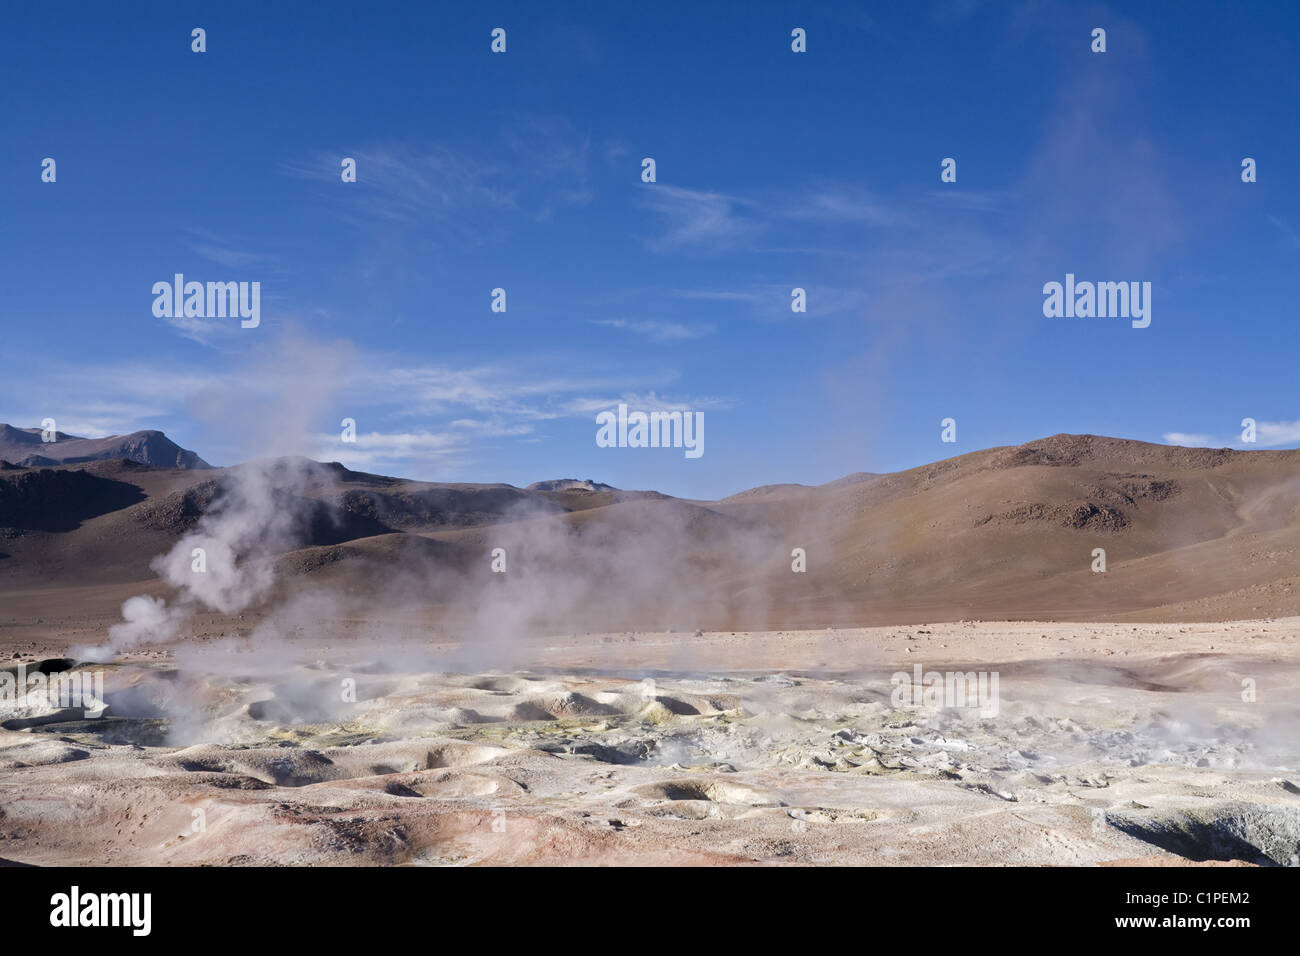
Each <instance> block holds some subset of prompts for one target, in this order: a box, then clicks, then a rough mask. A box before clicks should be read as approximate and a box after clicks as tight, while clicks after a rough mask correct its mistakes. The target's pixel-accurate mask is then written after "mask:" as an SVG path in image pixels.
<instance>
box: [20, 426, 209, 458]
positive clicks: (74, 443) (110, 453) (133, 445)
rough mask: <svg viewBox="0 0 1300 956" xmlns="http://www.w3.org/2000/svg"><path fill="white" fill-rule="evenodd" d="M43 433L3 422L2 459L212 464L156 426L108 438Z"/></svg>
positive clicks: (35, 429) (36, 429) (37, 429)
mask: <svg viewBox="0 0 1300 956" xmlns="http://www.w3.org/2000/svg"><path fill="white" fill-rule="evenodd" d="M41 434H42V430H41V429H39V428H15V427H14V426H12V425H6V424H0V460H4V461H9V462H12V463H14V464H16V465H18V466H19V467H22V468H49V467H52V466H54V465H73V464H81V463H83V462H90V461H108V460H112V459H116V458H123V459H126V460H127V461H133V462H136V463H137V464H141V465H150V466H152V467H154V468H211V467H212V466H211V465H209V464H208V463H207V462H206V461H204V460H203V459H202V458H200V457H199V456H198V455H196V454H195V453H194V452H192V451H189V450H187V449H185V448H182V447H181V446H180V445H178V444H176V443H175V442H174V441H172V440H171V439H170V438H168V437H167V436H166V435H165V434H163V433H162V432H160V431H158V430H157V429H154V428H149V429H144V430H142V431H138V432H131V433H130V434H129V435H110V436H108V437H107V438H81V437H78V436H77V435H69V434H66V433H64V432H55V433H54V434H55V438H56V440H55V441H52V442H47V441H42V440H41Z"/></svg>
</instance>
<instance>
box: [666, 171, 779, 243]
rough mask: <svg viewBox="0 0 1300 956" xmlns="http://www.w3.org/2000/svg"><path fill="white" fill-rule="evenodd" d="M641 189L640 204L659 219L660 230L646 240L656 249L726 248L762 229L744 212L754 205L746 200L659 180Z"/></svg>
mask: <svg viewBox="0 0 1300 956" xmlns="http://www.w3.org/2000/svg"><path fill="white" fill-rule="evenodd" d="M643 191H644V193H645V195H644V197H643V199H642V202H643V204H644V205H645V206H646V207H647V208H648V209H650V210H651V211H652V212H654V213H656V214H657V215H658V216H659V217H660V219H661V220H662V226H663V228H662V231H661V232H660V233H659V234H658V235H657V236H655V237H653V238H652V239H650V240H648V243H647V244H648V245H649V246H650V247H651V248H652V249H656V250H658V251H672V250H677V249H683V248H696V247H700V246H706V247H710V248H714V249H718V248H725V247H728V246H731V245H734V244H735V243H736V242H737V241H738V240H740V239H742V238H744V237H746V236H748V235H750V234H752V233H754V232H755V231H757V230H758V229H760V228H761V225H760V224H759V223H758V222H757V221H756V220H755V219H754V218H752V217H751V216H749V215H747V211H748V210H749V209H750V208H751V207H752V206H753V205H754V204H753V203H752V202H751V201H750V200H747V199H742V198H739V197H737V196H730V195H727V194H726V193H719V192H711V191H708V190H700V189H686V188H683V187H681V186H668V185H664V184H661V183H655V184H650V185H646V186H645V187H644V190H643Z"/></svg>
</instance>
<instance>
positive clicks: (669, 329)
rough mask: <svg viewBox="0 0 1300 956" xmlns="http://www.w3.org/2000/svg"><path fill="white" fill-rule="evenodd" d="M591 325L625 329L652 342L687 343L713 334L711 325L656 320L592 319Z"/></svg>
mask: <svg viewBox="0 0 1300 956" xmlns="http://www.w3.org/2000/svg"><path fill="white" fill-rule="evenodd" d="M591 322H592V324H593V325H603V326H605V327H606V328H610V329H625V330H626V331H628V332H634V333H636V334H637V335H641V336H644V337H645V338H647V339H649V340H650V341H652V342H664V343H667V342H688V341H690V340H691V339H698V338H702V337H704V336H706V335H709V334H710V333H711V332H713V326H711V325H686V324H684V323H682V322H661V321H658V320H656V319H641V320H637V319H592V320H591Z"/></svg>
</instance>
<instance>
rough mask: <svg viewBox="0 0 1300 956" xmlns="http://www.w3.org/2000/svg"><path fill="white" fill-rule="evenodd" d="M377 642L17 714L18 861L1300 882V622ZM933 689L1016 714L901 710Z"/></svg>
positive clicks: (196, 658) (1, 777)
mask: <svg viewBox="0 0 1300 956" xmlns="http://www.w3.org/2000/svg"><path fill="white" fill-rule="evenodd" d="M364 647H365V646H364V645H363V644H359V643H355V642H353V643H349V644H344V643H333V642H329V643H326V642H321V641H316V642H312V641H308V640H303V641H300V642H299V643H297V644H295V645H293V646H289V647H285V646H276V647H275V648H268V647H259V646H257V645H256V644H255V643H253V642H252V641H251V640H249V639H246V638H245V639H228V640H216V641H211V642H208V643H206V644H202V645H194V644H187V645H180V646H175V647H171V648H166V649H156V650H142V651H141V652H140V653H138V654H136V655H135V656H133V657H130V658H123V659H119V660H116V661H113V662H111V663H104V664H93V663H88V662H84V661H83V662H81V663H79V664H77V666H76V667H75V668H74V669H73V670H71V671H68V672H65V673H70V674H85V675H93V674H94V672H96V671H98V672H100V673H101V674H102V679H103V693H102V698H103V701H104V702H105V704H106V707H105V709H104V711H103V713H102V714H101V715H100V716H98V717H93V716H87V712H86V710H85V706H90V708H91V710H90V713H94V712H95V711H96V710H97V708H98V702H97V701H96V700H82V701H80V703H81V704H82V705H83V706H76V705H75V703H74V704H73V705H71V706H66V707H65V706H61V705H60V702H58V701H54V702H51V701H49V700H48V699H47V695H44V694H36V693H33V694H29V695H27V696H26V697H19V698H17V699H14V698H13V697H12V696H11V698H10V699H8V700H5V701H3V702H0V728H3V729H2V730H0V858H4V859H6V860H9V861H14V862H20V863H34V864H52V863H63V864H78V865H81V864H89V865H97V864H165V865H196V864H222V865H230V864H234V865H238V864H287V865H304V864H350V863H356V864H372V863H381V864H415V865H469V864H557V863H558V864H611V863H614V864H677V865H680V864H693V865H694V864H704V865H711V864H735V863H744V864H857V863H867V864H886V865H933V864H940V865H988V864H994V865H998V864H1010V865H1020V864H1029V865H1098V864H1102V865H1104V864H1115V863H1133V862H1140V863H1149V864H1155V865H1161V864H1164V865H1184V864H1186V863H1189V862H1194V861H1208V862H1214V861H1239V862H1247V863H1256V864H1263V865H1269V864H1280V865H1296V864H1297V863H1298V862H1300V745H1298V744H1297V741H1298V740H1300V734H1298V731H1300V694H1298V693H1297V690H1298V689H1300V619H1286V620H1273V621H1249V622H1236V623H1230V624H1181V625H1177V624H1175V625H1130V624H1125V625H1115V624H1059V623H1057V624H1038V623H1010V624H1008V623H1002V624H998V623H988V622H980V623H974V622H961V623H952V624H935V625H925V626H920V627H892V628H872V629H853V630H821V631H785V632H776V633H749V632H737V633H730V632H727V633H698V632H695V633H657V634H649V633H621V634H590V635H576V636H560V637H550V638H546V639H541V640H532V641H521V642H517V643H510V644H502V645H499V646H493V647H465V646H461V645H459V644H457V643H456V642H455V641H452V640H442V641H438V642H433V643H431V642H429V641H428V640H427V639H412V640H409V641H407V642H405V643H404V644H402V645H400V646H398V647H395V648H394V647H389V648H388V649H387V650H386V651H385V652H384V653H383V654H382V655H379V654H367V653H366V651H365V649H364ZM82 656H83V657H84V656H86V655H85V654H84V653H83V654H82ZM20 662H25V663H26V664H27V665H29V666H31V665H34V664H35V663H36V661H35V660H34V659H31V658H27V657H26V656H25V655H24V656H23V657H20V658H16V659H14V660H13V661H11V662H10V663H9V667H10V669H11V670H12V669H13V668H14V667H16V666H17V665H18V664H19V663H20ZM505 662H508V670H501V669H494V665H495V668H500V667H502V666H505ZM60 666H63V665H57V664H56V665H47V668H54V667H60ZM915 666H919V667H920V668H921V671H922V673H923V674H928V673H932V672H938V673H941V674H945V673H953V672H960V673H965V672H985V673H986V674H987V675H992V674H996V675H997V678H998V684H997V696H996V699H995V700H994V699H992V698H990V697H984V698H981V699H979V700H967V701H964V702H960V701H959V702H956V704H957V705H954V702H953V701H951V700H943V699H938V700H934V699H925V698H921V699H918V700H916V701H910V700H906V699H903V700H901V701H900V700H899V698H898V696H897V694H898V688H897V687H896V686H895V685H894V684H891V675H893V674H895V673H896V672H904V673H906V674H907V675H908V679H907V681H906V682H905V683H906V685H907V686H908V687H910V686H911V684H912V677H913V675H914V667H915ZM91 686H94V685H93V684H92V685H91ZM984 686H985V689H986V690H987V689H988V688H989V687H990V686H991V684H986V685H984ZM962 703H964V704H965V706H960V704H962ZM972 704H974V705H975V706H971V705H972Z"/></svg>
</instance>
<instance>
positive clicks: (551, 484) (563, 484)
mask: <svg viewBox="0 0 1300 956" xmlns="http://www.w3.org/2000/svg"><path fill="white" fill-rule="evenodd" d="M524 490H525V491H618V489H617V488H615V487H614V486H613V485H606V484H602V483H601V482H599V481H595V480H593V479H591V478H588V479H586V480H585V481H584V480H583V479H581V478H552V479H551V480H549V481H535V482H533V483H532V484H531V485H529V486H528V487H527V488H525V489H524Z"/></svg>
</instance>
